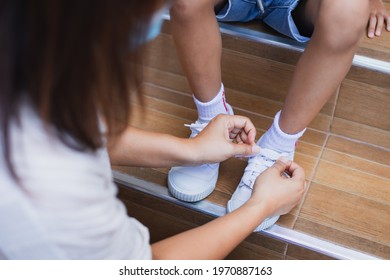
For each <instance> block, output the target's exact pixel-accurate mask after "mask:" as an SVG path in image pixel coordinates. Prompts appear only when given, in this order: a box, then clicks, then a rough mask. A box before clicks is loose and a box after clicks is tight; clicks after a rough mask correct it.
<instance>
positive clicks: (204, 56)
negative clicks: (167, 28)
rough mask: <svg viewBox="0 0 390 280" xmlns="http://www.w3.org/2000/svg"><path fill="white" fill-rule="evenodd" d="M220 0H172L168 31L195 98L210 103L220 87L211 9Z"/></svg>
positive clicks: (219, 45)
mask: <svg viewBox="0 0 390 280" xmlns="http://www.w3.org/2000/svg"><path fill="white" fill-rule="evenodd" d="M222 1H223V0H175V2H174V5H173V7H172V9H171V28H172V34H173V39H174V41H175V45H176V49H177V53H178V55H179V59H180V62H181V65H182V67H183V69H184V72H185V74H186V76H187V78H188V81H189V83H190V86H191V89H192V91H193V94H194V95H195V97H196V98H197V99H198V100H199V101H201V102H208V101H210V100H212V99H213V98H214V97H215V96H216V95H217V93H218V91H219V90H220V88H221V52H222V42H221V34H220V31H219V27H218V22H217V19H216V17H215V12H214V6H215V5H217V4H218V3H220V2H222Z"/></svg>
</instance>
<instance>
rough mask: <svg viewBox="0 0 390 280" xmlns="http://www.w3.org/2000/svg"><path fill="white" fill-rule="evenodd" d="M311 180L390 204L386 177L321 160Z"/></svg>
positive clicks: (389, 190)
mask: <svg viewBox="0 0 390 280" xmlns="http://www.w3.org/2000/svg"><path fill="white" fill-rule="evenodd" d="M313 181H314V182H316V183H319V184H322V185H325V186H329V187H332V188H334V189H337V190H341V191H344V192H347V193H350V194H355V195H357V196H361V197H364V198H368V199H372V200H376V201H378V202H381V203H385V204H390V181H389V180H388V179H386V178H383V177H379V176H375V175H372V174H369V173H365V172H362V171H359V170H356V169H350V168H347V167H345V166H343V165H336V164H334V163H331V162H327V161H324V160H321V161H320V163H319V165H318V168H317V171H316V174H315V176H314V179H313Z"/></svg>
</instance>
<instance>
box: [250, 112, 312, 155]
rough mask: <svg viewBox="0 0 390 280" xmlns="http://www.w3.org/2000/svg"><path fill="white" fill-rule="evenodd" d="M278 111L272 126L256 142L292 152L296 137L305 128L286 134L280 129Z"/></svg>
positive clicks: (261, 145)
mask: <svg viewBox="0 0 390 280" xmlns="http://www.w3.org/2000/svg"><path fill="white" fill-rule="evenodd" d="M280 112H281V111H279V112H278V113H277V114H276V115H275V118H274V121H273V123H272V126H271V127H270V128H269V129H268V130H267V131H266V133H265V134H264V135H263V137H261V138H260V140H259V141H258V142H257V144H258V145H259V146H260V147H262V148H266V149H271V150H274V151H277V152H279V153H281V152H288V153H290V152H293V151H294V150H295V145H296V142H297V141H298V139H299V138H300V137H301V136H302V135H303V134H304V133H305V131H306V128H305V129H304V130H302V131H300V132H298V133H296V134H287V133H285V132H283V131H282V130H281V129H280V126H279V118H280Z"/></svg>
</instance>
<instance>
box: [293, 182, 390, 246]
mask: <svg viewBox="0 0 390 280" xmlns="http://www.w3.org/2000/svg"><path fill="white" fill-rule="evenodd" d="M362 209H364V211H362ZM300 218H303V219H306V220H310V221H312V222H316V223H318V224H321V225H324V226H328V227H332V228H335V229H338V230H340V231H343V232H346V233H349V234H352V235H355V236H357V237H360V238H364V239H367V240H370V241H373V242H378V243H381V244H383V245H386V246H390V222H389V221H390V203H388V202H387V203H386V202H381V201H376V200H372V199H369V198H366V197H361V196H358V195H354V194H352V193H348V192H344V191H340V190H337V189H334V188H330V187H327V186H324V185H321V184H315V183H313V184H312V185H311V187H310V189H309V192H308V194H307V196H306V199H305V203H304V205H303V206H302V209H301V212H300Z"/></svg>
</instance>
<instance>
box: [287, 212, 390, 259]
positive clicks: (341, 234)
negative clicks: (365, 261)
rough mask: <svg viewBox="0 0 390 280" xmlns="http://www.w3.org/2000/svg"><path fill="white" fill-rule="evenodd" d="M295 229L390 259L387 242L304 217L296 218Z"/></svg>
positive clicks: (389, 249)
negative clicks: (376, 240)
mask: <svg viewBox="0 0 390 280" xmlns="http://www.w3.org/2000/svg"><path fill="white" fill-rule="evenodd" d="M294 229H295V230H297V231H299V232H303V233H306V234H309V235H312V236H315V237H317V238H320V239H323V240H326V241H329V242H333V243H334V244H337V245H340V246H342V247H346V248H349V249H353V250H356V251H359V252H362V253H365V254H369V255H372V256H375V257H378V258H383V259H390V247H389V244H383V243H380V242H375V241H373V240H370V239H369V238H362V237H359V236H357V235H355V234H354V233H349V232H346V231H343V230H342V229H338V228H334V227H331V226H327V225H323V224H321V223H318V222H315V221H314V222H313V221H310V220H307V219H304V218H301V217H300V218H298V220H297V222H296V224H295V227H294Z"/></svg>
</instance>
